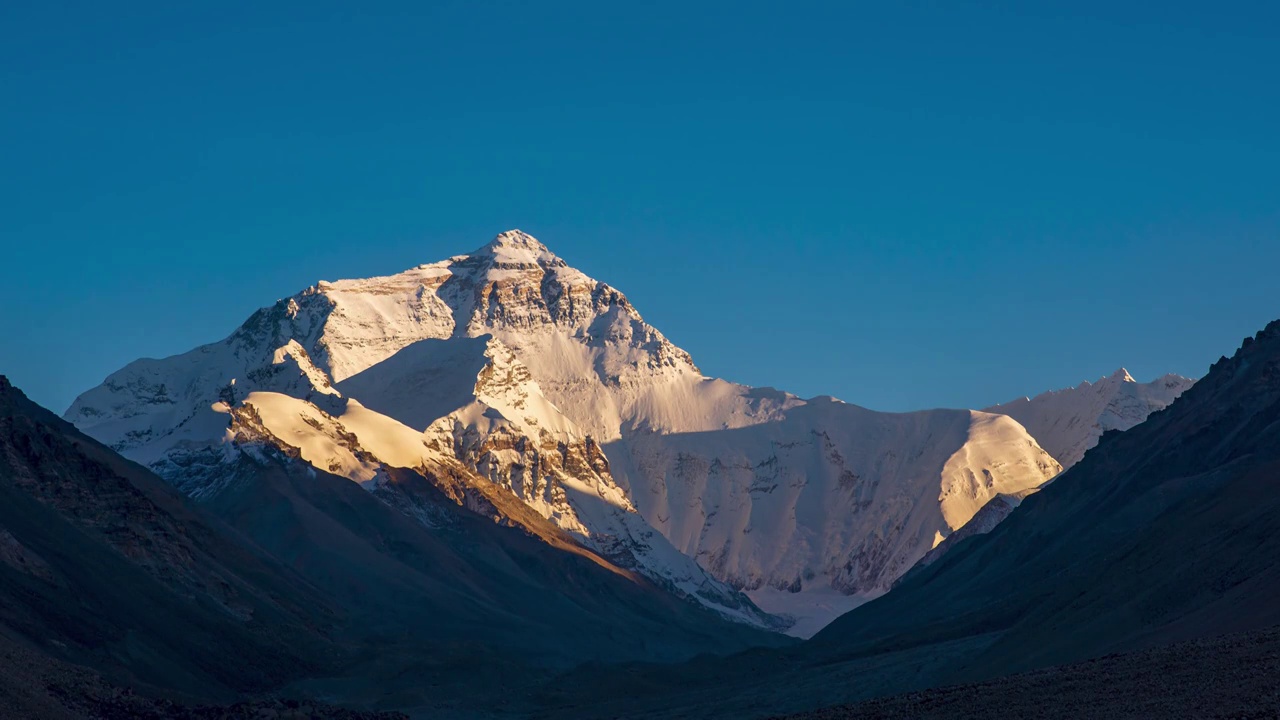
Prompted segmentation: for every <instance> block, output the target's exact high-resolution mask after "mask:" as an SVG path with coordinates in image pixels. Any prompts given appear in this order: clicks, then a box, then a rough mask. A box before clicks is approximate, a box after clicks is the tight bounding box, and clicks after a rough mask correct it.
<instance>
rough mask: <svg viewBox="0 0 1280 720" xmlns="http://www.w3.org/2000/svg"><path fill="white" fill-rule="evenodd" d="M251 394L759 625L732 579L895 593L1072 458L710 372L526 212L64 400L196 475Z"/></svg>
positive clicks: (304, 436)
mask: <svg viewBox="0 0 1280 720" xmlns="http://www.w3.org/2000/svg"><path fill="white" fill-rule="evenodd" d="M246 407H252V408H253V409H254V411H255V412H256V413H257V415H258V417H259V419H260V423H259V424H260V426H261V427H260V431H261V432H262V433H265V434H266V435H270V436H272V437H274V438H275V440H276V441H278V442H277V444H280V445H287V446H290V447H296V448H298V449H299V451H300V457H301V458H302V459H304V460H305V461H306V462H308V463H310V464H311V465H313V466H314V467H316V468H317V469H319V470H322V471H325V472H331V473H334V474H337V475H340V476H343V477H346V478H348V479H349V480H352V481H356V482H358V483H360V484H361V485H363V486H364V487H365V488H366V489H368V490H369V491H371V492H374V491H376V490H377V489H378V488H380V487H383V486H384V484H385V479H386V477H387V476H388V473H389V470H390V469H391V468H397V467H398V468H409V469H413V470H415V471H416V472H418V474H420V475H422V476H423V477H426V478H428V479H429V480H430V484H431V485H432V486H433V487H435V488H437V489H440V490H442V491H444V492H446V494H447V495H449V497H451V498H452V499H453V500H454V501H455V502H458V503H461V504H463V505H465V506H466V507H468V508H469V509H471V510H473V511H476V512H480V513H482V514H485V515H487V516H489V517H491V518H493V519H494V520H497V521H499V522H502V523H505V524H510V525H516V526H520V527H523V528H525V529H526V530H527V531H529V532H531V533H532V534H534V535H535V536H545V535H547V532H545V531H544V530H539V529H533V528H532V524H533V518H532V517H530V513H529V511H532V514H533V515H536V516H537V517H538V518H541V521H545V522H547V523H550V524H551V525H552V526H554V527H555V528H556V529H558V530H559V531H561V532H562V533H564V537H567V538H571V540H572V542H574V543H576V544H577V545H578V546H580V547H581V548H583V549H586V550H588V551H590V552H591V553H594V554H595V555H597V556H599V557H601V558H603V559H605V560H606V561H607V562H609V563H610V564H612V565H614V566H616V567H617V568H619V569H622V570H626V571H632V572H636V573H640V574H642V575H644V576H645V577H647V578H649V579H650V580H652V581H653V582H655V583H657V584H658V585H660V586H662V587H664V588H665V589H667V590H668V591H669V592H672V593H673V594H675V595H677V596H678V597H682V598H687V599H691V600H695V601H697V602H700V603H702V604H704V605H705V606H707V607H709V608H711V609H714V610H715V611H716V612H718V613H720V614H722V615H723V616H724V617H727V618H731V619H734V620H738V621H743V622H748V623H752V624H756V625H759V626H764V627H777V626H778V625H779V623H780V622H781V621H779V620H778V619H777V618H774V617H772V616H770V615H768V614H766V613H764V612H761V610H760V609H759V608H757V607H756V605H754V604H753V603H752V602H751V601H750V600H748V599H747V598H746V596H744V595H743V593H742V592H741V591H743V590H745V591H748V592H750V593H752V594H753V596H755V597H756V598H757V599H758V600H759V601H760V602H764V603H766V605H768V606H769V607H773V608H774V609H780V610H782V611H784V612H786V613H788V614H790V615H792V616H793V618H792V619H795V616H803V615H806V614H807V615H813V614H814V613H817V614H819V615H822V613H826V614H825V615H823V616H822V617H818V618H816V619H815V618H813V617H810V618H808V622H807V625H808V626H820V625H821V624H822V623H824V622H825V621H826V620H828V619H830V617H833V616H834V614H835V612H834V611H832V610H831V609H830V608H831V605H830V603H829V602H828V600H829V599H830V598H831V596H832V595H833V594H834V595H836V596H839V597H841V598H844V597H846V596H848V597H850V598H853V599H854V600H859V601H860V599H865V598H866V597H871V596H874V595H876V594H878V593H881V592H883V591H884V590H885V589H887V588H888V587H889V586H890V585H891V584H892V582H893V581H894V580H895V579H896V578H897V577H898V576H899V575H901V574H902V573H903V572H905V571H906V570H907V569H908V568H909V567H911V565H912V564H913V563H914V562H915V561H916V560H917V559H919V558H920V557H921V556H922V555H923V554H924V553H925V552H927V551H928V550H929V549H930V548H932V547H933V546H934V545H935V544H937V543H938V542H940V541H941V540H942V539H943V538H945V537H946V536H947V535H948V534H950V533H951V532H952V531H954V530H956V529H958V528H960V527H962V526H963V525H964V524H965V523H966V522H967V521H968V519H969V518H970V517H972V515H973V514H974V513H976V512H977V511H978V509H979V508H981V507H982V506H983V505H984V504H985V503H986V502H987V500H989V499H990V498H992V497H995V496H996V495H998V494H1001V493H1006V494H1007V493H1017V492H1021V491H1023V490H1026V489H1028V488H1033V487H1036V486H1038V485H1039V484H1040V483H1042V482H1044V481H1045V480H1046V479H1048V478H1050V477H1052V476H1053V475H1055V474H1057V472H1058V471H1059V469H1060V466H1059V464H1058V463H1057V462H1056V461H1055V460H1054V459H1053V458H1051V457H1050V456H1049V455H1048V454H1047V453H1046V452H1045V451H1044V450H1042V449H1041V448H1040V446H1039V445H1038V444H1037V443H1036V441H1035V440H1034V439H1033V438H1032V437H1031V436H1030V435H1028V433H1027V432H1026V430H1025V429H1024V428H1023V427H1022V426H1021V425H1019V424H1018V423H1017V422H1016V421H1014V420H1012V419H1010V418H1009V417H1007V416H1005V415H1001V414H991V413H978V412H971V411H952V410H939V411H927V412H920V413H908V414H889V413H877V412H872V411H870V410H866V409H863V408H860V407H857V406H855V405H850V404H846V403H842V402H839V401H836V400H833V399H830V398H815V399H813V400H803V399H801V398H798V397H796V396H794V395H790V394H788V393H785V392H780V391H777V390H772V389H768V388H749V387H746V386H742V385H737V384H734V383H731V382H727V381H724V380H719V379H714V378H709V377H705V376H704V375H702V373H701V372H700V371H699V370H698V368H697V367H696V366H695V365H694V363H693V361H692V359H691V358H690V356H689V355H688V353H686V352H685V351H683V350H681V349H680V348H678V347H676V346H675V345H673V344H672V343H671V342H670V341H669V340H667V339H666V338H665V337H664V336H663V335H662V333H660V332H659V331H658V330H657V329H655V328H653V327H652V326H650V325H648V324H647V323H645V322H644V320H643V318H642V317H641V315H640V314H639V312H638V311H637V310H636V309H635V307H633V306H632V305H631V304H630V302H629V301H628V300H627V299H626V297H625V296H623V295H622V294H621V293H620V292H618V291H617V290H615V289H614V288H612V287H610V286H609V285H606V284H605V283H602V282H599V281H596V280H593V279H592V278H589V277H587V276H586V275H585V274H583V273H581V272H579V271H577V270H575V269H573V268H571V267H569V266H568V265H567V264H566V263H565V262H564V261H563V260H562V259H560V258H559V257H558V256H556V255H555V254H554V253H552V252H551V251H550V250H548V249H547V248H546V246H544V245H542V244H541V243H540V242H538V241H537V240H535V239H534V238H532V237H530V236H528V235H526V234H525V233H522V232H520V231H510V232H506V233H502V234H500V235H498V236H497V237H496V238H495V239H494V240H493V241H492V242H490V243H488V244H487V245H485V246H483V247H481V248H479V249H477V250H476V251H474V252H472V253H469V254H466V255H459V256H455V257H453V258H450V259H448V260H444V261H441V262H436V263H431V264H426V265H420V266H418V267H415V268H413V269H410V270H407V271H405V272H402V273H399V274H396V275H390V276H386V277H375V278H368V279H361V280H342V281H337V282H320V283H318V284H316V285H315V286H313V287H311V288H308V289H306V290H304V291H302V292H301V293H298V294H297V295H294V296H292V297H290V298H286V299H284V300H281V301H279V302H277V303H276V304H274V305H273V306H270V307H267V308H264V309H262V310H260V311H258V312H257V313H254V315H253V316H252V317H250V318H249V319H248V321H246V322H245V324H244V325H242V326H241V327H240V328H239V329H237V330H236V331H235V332H234V333H232V334H231V336H230V337H228V338H226V339H225V340H222V341H220V342H216V343H212V344H210V345H205V346H202V347H200V348H197V349H195V350H192V351H190V352H188V353H185V354H183V355H178V356H175V357H171V358H167V359H163V360H139V361H137V362H134V363H132V364H130V365H128V366H126V367H125V368H123V369H122V370H120V371H118V372H116V373H113V374H112V375H111V376H110V377H108V378H107V380H106V381H105V382H104V383H103V384H102V385H100V386H99V387H96V388H94V389H92V390H89V391H88V392H86V393H84V394H83V395H81V396H80V397H79V398H78V399H77V400H76V401H75V403H74V404H73V405H72V406H71V407H70V408H69V409H68V411H67V413H66V415H65V417H66V418H67V419H68V420H70V421H72V422H74V423H75V424H76V425H77V426H78V427H79V428H81V429H82V430H83V431H85V432H86V433H89V434H90V435H93V436H94V437H96V438H98V439H100V440H101V441H103V442H105V443H107V444H109V445H111V446H112V447H113V448H115V449H117V450H119V451H120V452H121V453H123V454H124V455H126V456H127V457H129V458H131V459H134V460H136V461H138V462H140V463H143V464H145V465H147V466H149V467H151V468H152V469H154V470H155V471H156V472H158V473H159V474H160V475H162V476H163V477H165V478H166V479H167V480H169V481H170V482H172V483H174V484H175V485H177V486H179V487H181V488H183V489H184V491H185V492H187V493H188V494H190V495H192V496H195V497H203V496H204V495H206V494H208V493H210V492H215V491H216V490H217V485H216V484H212V485H211V484H210V483H212V482H213V481H214V480H215V479H217V478H219V477H221V476H222V473H220V472H218V470H217V466H218V465H219V463H221V462H222V460H220V459H219V458H222V457H224V456H227V454H228V452H230V451H229V450H228V448H233V447H234V446H235V445H236V440H235V435H234V433H229V432H228V426H229V423H231V422H232V419H231V418H232V415H233V414H234V413H235V412H237V411H240V410H243V409H244V408H246ZM512 498H514V499H516V500H517V501H518V502H517V503H512V502H510V500H511V499H512ZM406 502H407V501H406ZM541 521H539V522H541ZM849 604H851V603H850V602H849V601H844V604H843V605H841V607H847V606H848V605H849ZM769 607H766V609H769ZM824 608H826V609H824Z"/></svg>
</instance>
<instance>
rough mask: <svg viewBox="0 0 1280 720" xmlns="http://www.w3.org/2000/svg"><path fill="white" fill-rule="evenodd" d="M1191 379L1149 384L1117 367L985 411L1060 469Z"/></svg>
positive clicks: (1166, 400)
mask: <svg viewBox="0 0 1280 720" xmlns="http://www.w3.org/2000/svg"><path fill="white" fill-rule="evenodd" d="M1194 382H1195V381H1194V380H1191V379H1189V378H1184V377H1182V376H1180V375H1173V374H1169V375H1164V376H1162V377H1159V378H1156V379H1155V380H1153V381H1151V382H1149V383H1140V382H1138V381H1136V380H1134V378H1133V376H1132V375H1130V374H1129V371H1128V370H1126V369H1124V368H1120V369H1119V370H1116V371H1115V372H1113V373H1111V374H1110V375H1108V376H1107V377H1103V378H1100V379H1099V380H1097V381H1096V382H1089V381H1087V380H1086V381H1084V382H1082V383H1080V384H1079V385H1076V386H1075V387H1070V388H1064V389H1062V390H1050V391H1049V392H1044V393H1041V394H1039V395H1036V396H1035V397H1022V398H1018V399H1017V400H1012V401H1010V402H1007V403H1003V404H1001V405H993V406H991V407H989V408H987V412H993V413H1003V414H1005V415H1009V416H1011V417H1012V418H1014V419H1015V420H1017V421H1018V422H1020V423H1022V425H1023V426H1024V427H1026V428H1027V430H1028V431H1029V432H1030V433H1031V435H1032V436H1033V437H1035V439H1036V440H1038V441H1039V442H1040V444H1041V446H1042V447H1044V449H1045V450H1048V451H1049V454H1050V455H1052V456H1053V457H1054V458H1055V459H1057V461H1058V462H1060V463H1062V466H1063V467H1064V468H1069V467H1071V466H1072V465H1074V464H1076V463H1077V462H1079V461H1080V458H1082V457H1084V454H1085V452H1086V451H1087V450H1089V449H1090V448H1092V447H1093V446H1094V445H1097V444H1098V438H1100V437H1102V433H1104V432H1106V431H1108V430H1128V429H1129V428H1131V427H1133V426H1134V425H1137V424H1138V423H1140V422H1142V421H1143V420H1146V419H1147V416H1148V415H1150V414H1151V413H1153V412H1155V411H1157V410H1161V409H1163V408H1165V407H1166V406H1168V405H1169V403H1171V402H1173V401H1174V400H1175V399H1177V397H1178V396H1179V395H1181V394H1182V393H1183V392H1184V391H1185V390H1186V389H1187V388H1189V387H1191V385H1192V384H1193V383H1194Z"/></svg>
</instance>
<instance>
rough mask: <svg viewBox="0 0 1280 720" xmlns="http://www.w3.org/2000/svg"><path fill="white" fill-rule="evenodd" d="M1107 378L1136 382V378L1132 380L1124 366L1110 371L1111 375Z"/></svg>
mask: <svg viewBox="0 0 1280 720" xmlns="http://www.w3.org/2000/svg"><path fill="white" fill-rule="evenodd" d="M1108 379H1109V380H1118V381H1120V382H1138V381H1137V380H1134V379H1133V376H1132V375H1130V374H1129V371H1128V370H1126V369H1124V368H1120V369H1119V370H1116V371H1115V372H1113V373H1111V377H1110V378H1108Z"/></svg>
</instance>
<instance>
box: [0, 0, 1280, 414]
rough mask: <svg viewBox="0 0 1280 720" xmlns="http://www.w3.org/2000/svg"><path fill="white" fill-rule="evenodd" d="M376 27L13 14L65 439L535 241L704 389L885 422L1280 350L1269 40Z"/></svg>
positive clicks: (25, 194) (1092, 14) (1028, 11)
mask: <svg viewBox="0 0 1280 720" xmlns="http://www.w3.org/2000/svg"><path fill="white" fill-rule="evenodd" d="M22 5H25V6H26V7H22ZM355 5H357V4H356V3H333V4H330V3H326V2H308V3H299V4H296V5H289V4H287V3H283V2H279V3H169V2H165V3H159V2H157V3H144V2H131V3H103V2H91V3H82V4H65V3H57V2H35V3H16V2H7V3H3V4H0V303H3V305H2V307H3V309H2V310H0V373H5V374H8V375H10V376H11V377H12V379H13V380H14V382H15V383H17V384H19V385H20V386H21V387H24V388H25V389H27V390H28V392H29V393H30V394H31V395H32V396H33V397H34V398H35V399H36V400H37V401H39V402H42V403H44V404H46V405H49V406H50V407H52V408H54V409H55V410H58V411H61V410H63V409H64V408H65V407H66V405H67V404H68V403H69V402H70V401H71V400H72V398H73V397H74V396H75V395H76V394H77V393H78V392H80V391H82V390H84V389H87V388H88V387H90V386H92V385H95V384H97V383H98V382H100V381H101V380H102V379H103V378H104V377H105V376H106V375H107V374H108V373H109V372H111V371H113V370H115V369H117V368H118V367H120V366H122V365H123V364H125V363H126V362H128V361H130V360H132V359H134V358H136V357H139V356H164V355H169V354H173V353H177V352H181V351H185V350H188V349H190V348H191V347H193V346H195V345H197V344H200V343H203V342H209V341H213V340H217V339H220V338H222V337H224V336H225V335H227V334H228V333H229V332H230V331H231V330H233V329H234V328H235V327H236V326H237V325H239V323H240V322H242V321H243V320H244V319H245V318H246V317H247V316H248V315H249V314H250V313H251V312H252V311H253V310H254V309H256V308H258V307H260V306H262V305H266V304H269V303H271V302H272V301H274V300H275V299H276V298H278V297H282V296H286V295H289V294H292V293H294V292H296V291H298V290H300V289H301V288H303V287H306V286H308V285H310V284H312V283H314V282H315V281H316V280H318V279H336V278H340V277H352V276H366V275H370V274H376V273H389V272H395V271H398V270H401V269H403V268H406V267H409V266H411V265H415V264H419V263H422V262H428V261H433V260H437V259H441V258H443V257H446V256H448V255H452V254H456V253H459V252H464V251H467V250H470V249H473V248H475V247H477V246H479V245H481V244H483V243H484V242H486V241H487V240H488V239H489V238H490V237H492V236H493V235H494V234H495V233H497V232H499V231H501V230H505V229H509V228H515V227H518V228H521V229H523V230H525V231H527V232H530V233H532V234H534V235H536V236H538V237H539V238H540V239H542V240H543V241H544V242H546V243H547V244H548V245H549V246H550V247H551V248H552V249H553V250H555V251H556V252H557V253H558V254H560V255H561V256H562V257H564V258H565V259H566V260H568V261H569V262H570V263H571V264H573V265H575V266H577V267H579V268H581V269H582V270H584V271H586V272H587V273H589V274H591V275H593V276H595V277H597V278H599V279H602V280H605V281H607V282H609V283H610V284H612V285H614V286H616V287H618V288H620V289H621V290H623V292H625V293H627V294H628V295H629V296H630V297H631V299H632V300H633V302H634V303H635V304H636V306H637V307H638V308H639V309H640V310H641V312H642V313H644V314H645V316H646V318H647V319H648V320H650V321H651V322H652V323H653V324H654V325H656V326H657V327H659V328H660V329H661V330H663V331H664V332H665V333H666V334H667V335H668V336H669V337H671V338H672V339H673V340H674V341H675V342H676V343H677V344H679V345H681V346H683V347H684V348H686V349H687V350H689V351H690V352H691V353H692V354H693V356H694V359H695V360H696V361H697V362H698V363H699V364H700V365H701V367H702V368H703V370H704V371H705V372H708V373H709V374H714V375H718V376H721V377H726V378H729V379H732V380H737V381H740V382H746V383H750V384H757V385H772V386H776V387H780V388H784V389H787V390H790V391H793V392H796V393H799V394H802V395H806V396H807V395H815V394H832V395H835V396H837V397H840V398H842V399H844V400H847V401H850V402H856V403H858V404H861V405H865V406H868V407H873V408H877V409H889V410H904V409H913V408H922V407H930V406H970V407H972V406H983V405H986V404H989V403H994V402H998V401H1003V400H1008V399H1010V398H1012V397H1016V396H1019V395H1023V394H1028V393H1035V392H1038V391H1040V390H1045V389H1049V388H1055V387H1060V386H1064V385H1070V384H1075V383H1076V382H1078V381H1080V380H1082V379H1086V378H1094V377H1097V376H1100V375H1103V374H1105V373H1108V372H1110V371H1111V370H1113V369H1115V368H1116V367H1118V366H1121V365H1124V366H1127V367H1128V368H1129V369H1130V371H1132V372H1133V373H1134V375H1136V376H1137V377H1138V378H1139V379H1149V378H1151V377H1152V376H1154V375H1156V374H1159V373H1163V372H1166V371H1174V372H1180V373H1183V374H1188V375H1200V374H1203V372H1204V371H1205V370H1206V369H1207V366H1208V365H1209V363H1210V362H1212V361H1213V360H1215V359H1217V357H1218V356H1219V355H1221V354H1224V353H1227V354H1229V353H1230V352H1231V351H1232V349H1233V348H1234V347H1235V346H1236V345H1238V344H1239V341H1240V339H1241V338H1242V337H1243V336H1244V335H1246V334H1249V333H1252V332H1253V331H1255V330H1256V329H1258V328H1259V327H1261V326H1262V325H1263V324H1265V323H1266V322H1267V321H1269V320H1271V319H1273V318H1276V317H1280V176H1278V175H1280V171H1278V168H1280V80H1278V79H1277V78H1278V76H1280V9H1277V4H1276V3H1262V2H1259V3H1253V4H1244V3H1239V4H1237V3H1230V2H1220V3H1202V2H1167V3H1137V4H1127V5H1123V6H1121V5H1122V4H1118V3H1110V2H1108V3H1080V2H1069V3H1068V2H1063V3H1048V2H1037V3H1023V2H1009V3H962V2H945V3H944V2H938V3H920V2H904V3H874V4H873V3H865V4H862V5H864V7H857V5H859V4H857V3H829V4H806V3H799V2H787V3H775V4H768V5H766V4H760V3H742V2H732V3H730V2H725V3H711V2H696V3H689V2H680V3H598V2H591V3H588V2H583V3H516V2H512V3H502V4H482V3H477V2H456V3H455V2H402V3H360V4H359V5H365V6H369V7H367V8H361V9H354V6H355ZM873 6H874V7H873ZM1030 6H1034V7H1030Z"/></svg>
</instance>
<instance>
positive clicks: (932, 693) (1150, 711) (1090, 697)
mask: <svg viewBox="0 0 1280 720" xmlns="http://www.w3.org/2000/svg"><path fill="white" fill-rule="evenodd" d="M1277 678H1280V628H1271V629H1268V630H1261V631H1255V632H1248V633H1236V634H1232V635H1223V636H1216V637H1212V638H1207V639H1202V640H1193V641H1189V642H1184V643H1175V644H1173V645H1167V646H1163V647H1158V648H1153V649H1149V650H1140V651H1137V652H1132V653H1122V654H1117V655H1107V656H1105V657H1101V658H1098V659H1096V660H1087V661H1085V662H1082V663H1076V664H1073V665H1064V666H1058V667H1051V668H1046V669H1043V670H1034V671H1031V672H1027V673H1019V674H1017V675H1008V676H1005V677H1001V678H996V679H995V680H989V681H987V682H982V683H975V684H972V685H960V686H952V687H942V688H936V689H933V690H923V691H920V692H913V693H906V694H903V695H894V696H891V697H887V698H879V699H876V700H868V701H866V702H861V703H856V704H853V705H841V706H836V707H831V708H825V709H823V710H818V711H815V712H811V713H801V714H799V715H792V716H789V717H788V718H787V719H786V720H855V719H856V720H944V719H946V718H1035V719H1036V720H1076V719H1077V718H1086V717H1087V718H1096V719H1097V720H1113V719H1115V720H1119V719H1120V718H1183V717H1196V718H1264V717H1268V718H1269V717H1278V716H1280V683H1277V682H1276V680H1277Z"/></svg>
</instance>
